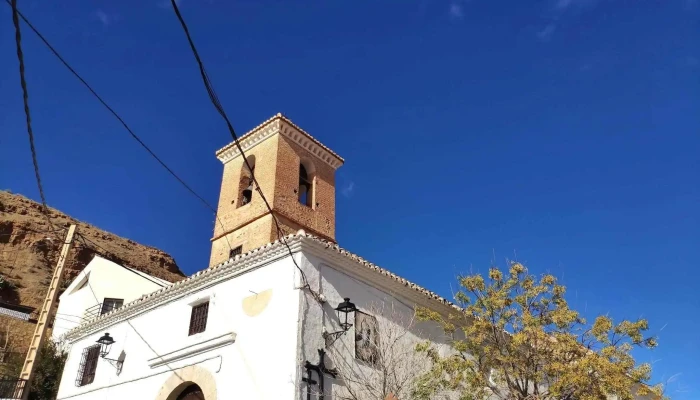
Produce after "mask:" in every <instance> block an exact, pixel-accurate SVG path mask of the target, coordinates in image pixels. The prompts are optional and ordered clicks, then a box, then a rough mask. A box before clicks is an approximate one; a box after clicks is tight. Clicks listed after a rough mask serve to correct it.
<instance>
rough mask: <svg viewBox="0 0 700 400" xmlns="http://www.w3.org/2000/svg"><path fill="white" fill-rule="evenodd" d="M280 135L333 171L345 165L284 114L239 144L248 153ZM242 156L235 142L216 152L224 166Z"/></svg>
mask: <svg viewBox="0 0 700 400" xmlns="http://www.w3.org/2000/svg"><path fill="white" fill-rule="evenodd" d="M278 133H279V134H281V135H283V136H285V137H286V138H288V139H290V140H291V141H293V142H294V143H296V144H298V145H299V146H301V147H303V148H304V149H306V150H307V151H309V152H310V153H311V154H313V155H314V156H315V157H316V158H318V159H319V160H321V161H323V162H324V163H326V164H328V165H330V166H331V167H332V168H333V169H338V167H340V166H341V165H343V163H344V160H343V158H342V157H340V156H339V155H338V154H336V153H335V152H333V150H331V149H330V148H328V147H326V146H324V145H323V144H322V143H321V142H319V141H318V140H317V139H316V138H314V137H313V136H311V135H309V134H308V133H307V132H305V131H304V130H303V129H301V128H300V127H298V126H297V125H295V124H294V123H293V122H292V121H290V120H289V119H288V118H286V117H285V116H283V115H282V114H277V115H275V116H274V117H272V118H270V119H268V120H267V121H265V122H263V123H262V124H260V125H258V126H256V127H255V128H253V129H252V130H250V131H249V132H248V133H246V134H245V135H243V136H241V137H240V138H238V143H239V144H240V145H241V148H242V149H243V151H244V152H246V151H248V150H250V149H252V148H253V147H255V146H257V145H258V144H260V143H262V142H263V141H265V140H266V139H268V138H270V137H272V136H273V135H275V134H278ZM240 155H241V152H240V150H239V149H238V146H236V143H235V142H231V143H229V144H228V145H226V146H225V147H223V148H221V149H219V150H218V151H217V152H216V157H217V158H218V159H219V161H221V162H222V163H224V164H226V163H227V162H229V161H231V160H234V159H236V158H237V157H240Z"/></svg>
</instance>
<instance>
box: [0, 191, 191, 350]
mask: <svg viewBox="0 0 700 400" xmlns="http://www.w3.org/2000/svg"><path fill="white" fill-rule="evenodd" d="M41 209H42V207H41V204H39V203H36V202H34V201H32V200H29V199H27V198H26V197H24V196H21V195H16V194H12V193H9V192H4V191H0V301H3V302H6V303H11V304H21V305H24V306H29V307H35V308H39V307H40V306H41V303H42V301H43V299H44V296H45V295H46V291H47V289H48V284H49V281H50V279H51V275H52V273H53V268H54V266H55V265H56V261H57V259H58V255H59V251H60V248H61V244H62V241H63V236H64V235H65V232H66V229H65V228H67V227H68V226H69V225H70V224H77V230H76V232H78V233H80V234H81V235H82V236H84V237H85V238H87V239H88V240H89V241H84V240H81V239H78V240H76V241H75V242H74V246H73V248H72V249H71V251H70V254H69V257H68V259H67V263H66V271H65V272H66V274H65V275H64V279H63V282H64V284H63V287H64V288H65V287H66V286H67V284H68V283H70V281H71V280H72V279H73V278H74V277H75V276H76V275H77V274H78V273H80V271H82V269H83V268H84V267H85V265H86V264H87V263H89V262H90V260H92V258H93V256H94V255H95V254H96V252H95V250H97V252H98V253H99V254H100V255H101V256H102V257H104V258H107V259H110V260H112V261H114V262H116V263H118V264H121V265H125V266H129V267H132V268H135V269H137V270H140V271H143V272H146V273H148V274H150V275H153V276H156V277H159V278H162V279H165V280H167V281H170V282H175V281H177V280H180V279H182V278H183V277H184V275H183V273H182V272H181V271H180V269H179V268H178V266H177V264H176V263H175V260H174V259H173V258H172V257H171V256H170V255H169V254H167V253H165V252H163V251H161V250H158V249H156V248H153V247H149V246H144V245H141V244H138V243H136V242H134V241H132V240H129V239H125V238H122V237H119V236H117V235H114V234H112V233H109V232H106V231H103V230H101V229H99V228H96V227H95V226H92V225H90V224H87V223H84V222H80V221H78V220H76V219H74V218H71V217H70V216H68V215H65V214H63V213H62V212H60V211H58V210H56V209H50V215H51V219H52V222H53V224H54V226H55V227H56V228H57V229H61V230H62V231H61V232H58V233H56V234H52V233H51V232H49V231H50V229H49V225H48V223H47V221H46V218H45V217H44V215H43V214H42V212H41ZM83 242H85V243H86V244H87V246H86V245H85V244H84V243H83ZM90 242H93V243H94V244H93V243H90ZM88 246H89V247H88ZM93 249H95V250H93ZM3 281H4V282H3ZM3 325H4V326H3ZM9 325H12V331H13V332H9V336H10V339H11V340H9V342H8V343H7V346H8V347H9V348H12V350H13V351H19V352H23V351H25V350H26V348H27V346H28V339H29V337H30V336H31V333H32V332H33V329H34V324H32V323H27V322H22V321H17V320H12V321H10V320H9V318H7V317H4V316H0V328H3V329H0V350H2V348H3V346H4V345H5V343H4V342H5V340H7V337H6V336H7V335H8V333H6V332H4V331H6V328H7V326H9ZM10 342H11V343H10Z"/></svg>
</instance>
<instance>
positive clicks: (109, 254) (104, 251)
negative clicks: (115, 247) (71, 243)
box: [77, 234, 165, 287]
mask: <svg viewBox="0 0 700 400" xmlns="http://www.w3.org/2000/svg"><path fill="white" fill-rule="evenodd" d="M77 235H78V237H79V238H80V239H81V240H82V242H83V248H86V249H88V250H91V251H93V252H94V253H96V254H100V255H102V256H104V257H106V258H113V259H119V257H118V256H117V255H116V254H114V253H112V252H110V251H109V250H107V249H105V248H104V247H102V246H100V245H99V244H97V243H95V242H93V241H92V240H90V239H88V238H87V237H85V236H84V235H81V234H77ZM87 242H90V244H92V245H93V246H95V247H99V248H100V249H101V250H102V252H100V251H98V250H96V249H95V248H93V247H90V246H89V245H88V244H87ZM114 263H115V264H117V265H119V266H120V267H122V268H124V269H125V270H127V271H129V272H131V273H132V274H134V275H137V276H140V277H141V278H144V279H146V280H147V281H149V282H152V283H154V284H156V285H158V286H160V287H165V285H164V284H162V283H160V282H157V281H154V280H153V279H151V278H150V277H148V274H147V273H146V272H143V271H139V272H142V273H144V274H145V275H147V276H143V275H141V274H139V273H138V272H136V271H138V270H135V269H131V268H129V267H127V266H125V265H121V264H119V263H118V262H114Z"/></svg>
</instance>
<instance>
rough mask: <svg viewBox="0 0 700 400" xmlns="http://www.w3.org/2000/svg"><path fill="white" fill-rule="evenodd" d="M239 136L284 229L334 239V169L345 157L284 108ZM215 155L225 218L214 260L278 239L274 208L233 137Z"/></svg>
mask: <svg viewBox="0 0 700 400" xmlns="http://www.w3.org/2000/svg"><path fill="white" fill-rule="evenodd" d="M238 141H239V143H240V144H241V147H242V148H243V152H244V153H245V156H246V158H247V159H248V162H249V163H250V165H251V167H252V170H253V173H254V174H255V179H256V180H257V181H258V184H259V185H260V189H262V192H263V194H264V195H265V198H266V199H267V201H268V203H269V204H270V207H271V208H272V213H274V215H275V216H276V217H277V220H278V221H279V224H280V228H281V229H282V231H283V232H284V234H285V235H287V234H290V233H293V232H296V231H298V230H299V229H304V230H305V231H306V232H308V233H310V234H313V235H316V236H318V237H321V238H324V239H326V240H331V241H335V170H336V169H338V167H340V166H341V165H343V162H344V160H343V159H342V158H341V157H340V156H339V155H338V154H336V153H335V152H333V150H331V149H329V148H328V147H326V146H324V145H323V144H321V142H319V141H318V140H316V139H315V138H313V137H312V136H311V135H309V134H308V133H306V132H304V131H303V130H302V129H301V128H299V127H298V126H296V125H295V124H294V123H293V122H292V121H290V120H289V119H287V118H286V117H284V116H283V115H282V114H277V115H275V116H274V117H272V118H270V119H268V120H267V121H265V122H263V123H262V124H260V125H258V126H257V127H255V128H253V129H252V130H251V131H250V132H248V133H246V134H245V135H243V136H241V137H240V138H239V139H238ZM216 157H217V158H218V159H219V160H220V161H221V162H222V163H223V164H224V174H223V179H222V181H221V194H220V196H219V207H218V210H217V215H218V217H219V219H220V220H221V223H219V221H214V237H213V238H212V239H211V242H212V245H211V259H210V262H209V264H210V265H215V264H218V263H221V262H223V261H226V260H228V259H229V258H230V257H231V256H233V255H236V254H239V253H241V252H246V251H248V250H251V249H254V248H257V247H260V246H262V245H265V244H267V243H270V242H273V241H275V240H276V239H277V227H276V226H275V222H274V220H273V218H272V214H271V213H270V211H269V210H268V209H267V207H266V206H265V202H264V201H263V200H262V198H260V194H259V193H258V191H257V190H256V189H255V187H254V183H253V181H252V179H251V171H249V170H248V167H247V166H246V164H245V162H244V160H243V157H242V156H241V153H240V151H239V150H238V148H237V146H236V145H235V143H233V142H232V143H230V144H228V145H227V146H226V147H224V148H222V149H221V150H219V151H217V152H216ZM222 224H223V227H222ZM227 239H228V240H227ZM229 244H230V247H229Z"/></svg>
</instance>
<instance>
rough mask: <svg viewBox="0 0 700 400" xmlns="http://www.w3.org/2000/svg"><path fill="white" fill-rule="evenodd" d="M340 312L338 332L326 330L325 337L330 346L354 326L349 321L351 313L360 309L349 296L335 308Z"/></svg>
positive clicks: (327, 344)
mask: <svg viewBox="0 0 700 400" xmlns="http://www.w3.org/2000/svg"><path fill="white" fill-rule="evenodd" d="M335 311H336V312H337V313H338V321H340V330H339V331H337V332H330V333H329V332H324V333H323V337H324V338H325V339H326V346H330V345H332V344H333V343H335V341H336V340H338V338H339V337H341V336H343V334H344V333H345V332H347V331H349V330H350V328H352V324H351V323H350V322H349V321H348V319H349V318H350V317H349V316H350V313H354V312H357V311H359V310H358V309H357V307H355V304H354V303H352V302H351V301H350V298H349V297H346V298H344V299H343V302H342V303H340V304H338V307H336V308H335Z"/></svg>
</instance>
